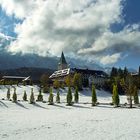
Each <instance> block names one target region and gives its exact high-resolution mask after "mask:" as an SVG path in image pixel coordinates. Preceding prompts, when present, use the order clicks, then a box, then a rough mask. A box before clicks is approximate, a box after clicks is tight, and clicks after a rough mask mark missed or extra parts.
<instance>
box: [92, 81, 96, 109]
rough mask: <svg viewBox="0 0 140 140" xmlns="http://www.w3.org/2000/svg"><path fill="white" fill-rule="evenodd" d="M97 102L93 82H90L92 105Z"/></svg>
mask: <svg viewBox="0 0 140 140" xmlns="http://www.w3.org/2000/svg"><path fill="white" fill-rule="evenodd" d="M96 103H97V96H96V90H95V86H94V84H92V106H95V105H96Z"/></svg>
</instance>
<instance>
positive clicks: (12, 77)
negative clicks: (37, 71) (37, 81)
mask: <svg viewBox="0 0 140 140" xmlns="http://www.w3.org/2000/svg"><path fill="white" fill-rule="evenodd" d="M2 78H3V79H23V80H24V81H27V80H29V79H30V76H28V77H22V76H3V77H2Z"/></svg>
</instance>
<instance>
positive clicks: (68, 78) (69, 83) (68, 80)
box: [65, 75, 72, 87]
mask: <svg viewBox="0 0 140 140" xmlns="http://www.w3.org/2000/svg"><path fill="white" fill-rule="evenodd" d="M71 81H72V78H71V76H70V75H68V76H67V77H66V78H65V83H66V86H67V87H69V86H71V85H72V84H71V83H72V82H71Z"/></svg>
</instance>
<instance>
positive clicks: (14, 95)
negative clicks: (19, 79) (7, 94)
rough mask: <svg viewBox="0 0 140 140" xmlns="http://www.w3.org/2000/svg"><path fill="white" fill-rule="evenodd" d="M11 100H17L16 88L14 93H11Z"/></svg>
mask: <svg viewBox="0 0 140 140" xmlns="http://www.w3.org/2000/svg"><path fill="white" fill-rule="evenodd" d="M13 102H14V103H16V102H17V94H16V88H14V93H13Z"/></svg>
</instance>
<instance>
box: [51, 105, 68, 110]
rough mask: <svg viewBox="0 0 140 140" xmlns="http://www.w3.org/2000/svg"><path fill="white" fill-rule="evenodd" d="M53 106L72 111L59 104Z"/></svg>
mask: <svg viewBox="0 0 140 140" xmlns="http://www.w3.org/2000/svg"><path fill="white" fill-rule="evenodd" d="M53 106H56V107H60V108H64V109H70V108H67V107H65V106H61V105H58V104H54V105H53Z"/></svg>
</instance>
